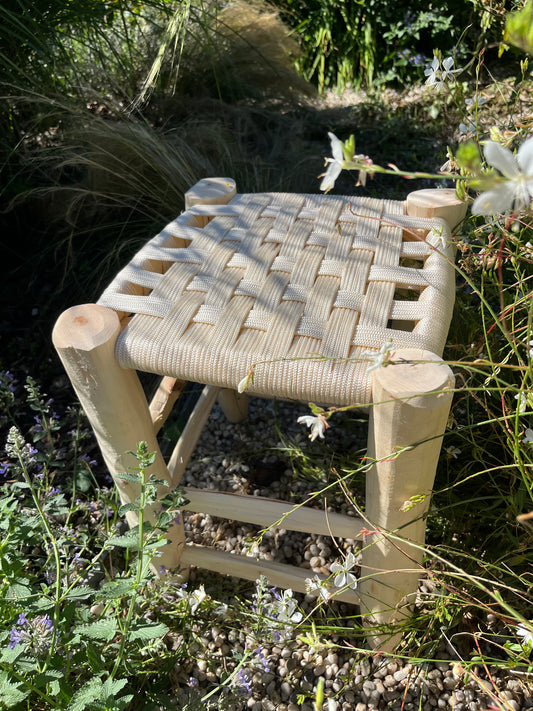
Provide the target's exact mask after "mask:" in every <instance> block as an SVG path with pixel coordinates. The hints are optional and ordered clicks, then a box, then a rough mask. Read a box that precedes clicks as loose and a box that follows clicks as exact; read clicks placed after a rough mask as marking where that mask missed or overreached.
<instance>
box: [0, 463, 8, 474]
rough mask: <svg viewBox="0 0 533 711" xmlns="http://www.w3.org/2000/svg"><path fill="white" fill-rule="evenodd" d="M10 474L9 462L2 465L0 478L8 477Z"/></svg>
mask: <svg viewBox="0 0 533 711" xmlns="http://www.w3.org/2000/svg"><path fill="white" fill-rule="evenodd" d="M8 472H9V464H8V463H7V462H6V463H5V464H0V476H3V477H6V476H7V473H8Z"/></svg>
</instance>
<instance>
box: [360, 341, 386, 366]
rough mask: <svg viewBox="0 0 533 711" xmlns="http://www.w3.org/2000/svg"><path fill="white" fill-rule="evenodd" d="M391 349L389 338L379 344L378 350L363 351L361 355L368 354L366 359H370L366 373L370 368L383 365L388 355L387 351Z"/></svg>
mask: <svg viewBox="0 0 533 711" xmlns="http://www.w3.org/2000/svg"><path fill="white" fill-rule="evenodd" d="M391 349H392V341H390V340H389V341H387V342H386V343H384V344H383V345H382V346H381V348H380V349H379V351H363V353H361V355H363V356H368V360H369V361H371V365H369V366H368V367H367V369H366V371H367V373H369V372H370V371H371V370H376V368H381V366H383V365H385V363H386V362H387V359H388V357H389V353H390V352H391Z"/></svg>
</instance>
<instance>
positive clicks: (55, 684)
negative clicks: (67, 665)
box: [32, 669, 65, 696]
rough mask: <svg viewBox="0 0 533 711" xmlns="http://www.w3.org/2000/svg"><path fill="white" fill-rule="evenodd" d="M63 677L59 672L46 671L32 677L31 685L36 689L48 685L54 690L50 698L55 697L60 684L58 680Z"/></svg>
mask: <svg viewBox="0 0 533 711" xmlns="http://www.w3.org/2000/svg"><path fill="white" fill-rule="evenodd" d="M64 676H65V675H64V674H63V673H62V672H60V671H55V670H54V669H47V670H46V671H45V672H42V673H41V674H36V675H35V676H34V677H33V680H32V681H33V684H34V686H35V687H36V688H37V689H41V688H42V687H43V686H46V685H47V684H50V686H51V688H53V689H54V691H53V692H51V693H52V696H56V695H57V694H58V693H59V690H60V684H59V681H58V679H63V677H64Z"/></svg>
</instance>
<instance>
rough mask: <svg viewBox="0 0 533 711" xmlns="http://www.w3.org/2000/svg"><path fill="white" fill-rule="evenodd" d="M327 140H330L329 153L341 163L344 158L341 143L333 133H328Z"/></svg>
mask: <svg viewBox="0 0 533 711" xmlns="http://www.w3.org/2000/svg"><path fill="white" fill-rule="evenodd" d="M328 136H329V140H330V141H331V153H332V155H333V158H334V159H335V160H336V161H338V162H339V163H342V161H343V160H344V151H343V150H342V143H341V142H340V141H339V139H338V138H337V136H336V135H335V134H334V133H328Z"/></svg>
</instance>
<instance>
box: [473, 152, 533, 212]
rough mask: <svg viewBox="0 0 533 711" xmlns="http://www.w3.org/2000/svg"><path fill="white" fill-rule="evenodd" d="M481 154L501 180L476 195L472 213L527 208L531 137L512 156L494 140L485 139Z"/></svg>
mask: <svg viewBox="0 0 533 711" xmlns="http://www.w3.org/2000/svg"><path fill="white" fill-rule="evenodd" d="M483 153H484V154H485V159H486V161H487V163H488V164H489V165H491V166H492V167H493V168H496V169H497V170H499V171H500V173H501V174H502V175H503V177H504V178H505V180H503V181H500V182H497V183H496V184H495V185H494V187H493V188H491V189H490V190H487V191H486V192H484V193H481V194H480V195H478V197H477V198H476V199H475V200H474V204H473V205H472V214H473V215H495V214H496V213H499V212H507V210H511V209H514V208H516V209H520V208H522V207H529V204H530V202H531V198H532V197H533V138H528V139H527V141H525V142H524V143H522V145H521V146H520V148H519V149H518V152H517V154H516V156H514V155H513V154H512V153H511V151H510V150H509V149H508V148H504V147H503V146H501V145H500V144H499V143H496V141H487V143H486V144H485V147H484V149H483Z"/></svg>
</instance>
